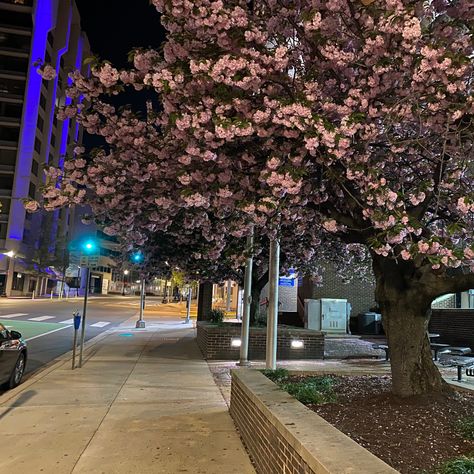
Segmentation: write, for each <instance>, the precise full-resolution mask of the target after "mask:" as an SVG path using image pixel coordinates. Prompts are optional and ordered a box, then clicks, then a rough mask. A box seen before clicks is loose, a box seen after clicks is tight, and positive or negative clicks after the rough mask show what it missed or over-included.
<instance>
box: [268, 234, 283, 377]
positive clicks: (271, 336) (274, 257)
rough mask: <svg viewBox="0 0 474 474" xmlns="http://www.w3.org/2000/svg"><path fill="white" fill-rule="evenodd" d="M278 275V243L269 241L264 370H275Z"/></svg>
mask: <svg viewBox="0 0 474 474" xmlns="http://www.w3.org/2000/svg"><path fill="white" fill-rule="evenodd" d="M279 273H280V242H279V240H278V239H277V238H274V239H272V240H270V262H269V269H268V279H269V282H268V283H269V304H268V315H267V348H266V368H267V369H270V370H275V369H276V353H277V331H278V329H277V328H278V278H279Z"/></svg>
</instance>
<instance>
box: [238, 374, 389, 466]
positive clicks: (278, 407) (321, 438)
mask: <svg viewBox="0 0 474 474" xmlns="http://www.w3.org/2000/svg"><path fill="white" fill-rule="evenodd" d="M232 383H233V384H237V385H238V386H239V387H240V388H241V390H242V391H243V392H244V393H245V394H246V395H247V397H248V398H249V399H250V400H251V401H252V403H254V404H255V405H256V406H257V407H258V409H259V410H260V411H261V412H262V413H263V414H264V416H265V417H266V418H267V419H268V420H269V421H270V422H271V424H272V425H273V426H274V427H275V428H276V429H277V430H278V432H279V433H280V434H281V435H282V436H283V437H284V438H285V440H286V441H287V442H288V444H289V445H291V446H292V447H293V449H294V450H295V451H296V452H297V453H298V454H299V455H300V456H301V458H302V459H303V461H304V462H305V463H306V464H308V466H309V467H310V468H311V469H312V471H313V472H315V473H318V474H320V473H321V474H323V473H325V474H331V473H333V474H336V473H338V474H356V473H362V472H363V473H364V474H396V473H397V472H398V471H396V470H395V469H393V468H392V467H390V466H389V465H388V464H386V463H385V462H383V461H382V460H381V459H379V458H378V457H376V456H375V455H373V454H372V453H370V452H369V451H368V450H366V449H365V448H363V447H362V446H360V445H359V444H357V443H356V442H355V441H353V440H352V439H351V438H349V437H348V436H346V435H345V434H344V433H342V432H341V431H339V430H338V429H336V428H335V427H334V426H332V425H331V424H330V423H328V422H327V421H326V420H324V419H323V418H322V417H320V416H319V415H317V414H316V413H314V412H313V411H311V410H310V409H308V408H306V407H305V406H304V405H303V404H301V403H300V402H298V400H296V399H295V398H293V397H292V396H290V395H289V394H288V393H286V392H284V391H283V390H280V389H279V388H278V387H277V386H276V385H275V384H274V383H273V382H272V381H271V380H269V379H268V378H267V377H265V376H264V375H263V374H262V373H261V372H259V371H257V370H253V369H243V368H241V369H238V370H233V371H232ZM231 413H232V398H231Z"/></svg>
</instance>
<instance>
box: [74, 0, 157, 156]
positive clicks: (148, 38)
mask: <svg viewBox="0 0 474 474" xmlns="http://www.w3.org/2000/svg"><path fill="white" fill-rule="evenodd" d="M76 4H77V7H78V9H79V12H80V14H81V25H82V29H83V31H84V32H85V33H86V34H87V37H88V38H89V43H90V46H91V50H92V53H93V54H94V55H96V56H99V58H101V59H106V60H108V61H110V62H111V63H112V64H113V65H114V66H115V67H117V68H119V69H120V68H127V67H128V66H129V63H128V61H127V55H128V53H129V52H130V51H131V50H132V49H133V48H135V47H150V46H151V47H153V48H159V47H160V45H161V43H162V42H163V39H164V37H165V32H164V29H163V27H162V26H161V24H160V15H159V14H158V12H157V11H156V9H155V7H154V6H152V5H150V2H149V0H133V1H132V0H76ZM151 97H154V98H156V94H153V93H150V92H149V91H143V92H139V93H137V92H134V91H131V90H130V91H127V92H125V93H123V94H120V95H119V96H117V97H113V98H110V102H112V103H113V104H114V105H125V104H132V105H133V106H134V108H135V109H140V110H144V109H145V106H144V104H145V103H146V100H147V99H148V98H151ZM107 100H108V99H107ZM103 143H104V141H103V140H101V139H100V138H99V137H93V136H89V135H88V134H85V136H84V144H85V145H86V147H94V146H99V145H102V144H103Z"/></svg>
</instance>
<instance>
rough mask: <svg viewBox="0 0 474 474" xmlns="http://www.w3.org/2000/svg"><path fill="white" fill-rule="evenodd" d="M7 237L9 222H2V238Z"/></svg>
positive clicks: (0, 229) (0, 238) (0, 225)
mask: <svg viewBox="0 0 474 474" xmlns="http://www.w3.org/2000/svg"><path fill="white" fill-rule="evenodd" d="M6 238H7V224H0V240H4V239H6Z"/></svg>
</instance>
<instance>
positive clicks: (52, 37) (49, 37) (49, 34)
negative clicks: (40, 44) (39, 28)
mask: <svg viewBox="0 0 474 474" xmlns="http://www.w3.org/2000/svg"><path fill="white" fill-rule="evenodd" d="M53 42H54V35H53V32H52V31H50V32H48V43H49V45H50V46H51V47H52V46H53Z"/></svg>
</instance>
